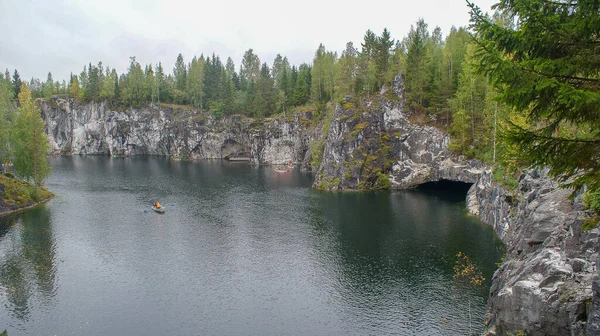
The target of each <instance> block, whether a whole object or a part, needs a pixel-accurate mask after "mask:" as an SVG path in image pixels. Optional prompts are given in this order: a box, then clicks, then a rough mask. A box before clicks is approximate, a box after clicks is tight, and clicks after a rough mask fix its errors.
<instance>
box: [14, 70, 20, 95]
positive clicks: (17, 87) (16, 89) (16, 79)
mask: <svg viewBox="0 0 600 336" xmlns="http://www.w3.org/2000/svg"><path fill="white" fill-rule="evenodd" d="M12 85H13V92H14V93H15V97H18V96H19V93H20V92H21V76H19V72H18V71H17V69H15V72H14V74H13V79H12Z"/></svg>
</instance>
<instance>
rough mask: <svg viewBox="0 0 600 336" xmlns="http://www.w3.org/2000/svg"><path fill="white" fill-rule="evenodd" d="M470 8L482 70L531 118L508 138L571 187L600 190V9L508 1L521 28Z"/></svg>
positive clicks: (582, 1) (586, 1) (592, 1)
mask: <svg viewBox="0 0 600 336" xmlns="http://www.w3.org/2000/svg"><path fill="white" fill-rule="evenodd" d="M469 6H470V7H471V21H472V23H473V27H474V29H475V38H476V39H477V41H478V43H479V45H480V46H481V48H480V49H479V50H480V51H479V53H478V56H479V63H478V70H479V71H480V72H481V73H483V74H485V75H488V76H490V78H491V79H492V81H493V83H494V84H495V85H496V87H498V89H499V90H500V92H501V94H500V97H499V98H500V100H501V101H502V102H504V103H505V104H507V105H508V106H509V107H512V108H514V109H515V110H517V111H521V113H522V115H523V116H524V117H525V122H524V123H518V122H514V121H513V122H512V123H511V126H510V128H509V130H508V133H507V139H508V140H509V141H511V142H512V143H513V144H515V145H516V146H518V148H519V149H520V152H521V153H522V154H523V156H524V157H525V158H526V159H528V160H529V161H530V162H531V164H533V165H535V166H549V167H550V173H551V174H553V175H554V176H557V177H558V178H559V179H560V180H561V181H563V182H568V183H567V185H570V186H574V187H581V186H583V185H585V184H587V185H588V186H589V187H590V188H591V189H593V190H600V159H599V158H600V75H599V74H598V69H599V68H600V2H598V1H596V0H574V1H569V2H563V1H535V0H519V1H514V0H501V1H500V2H499V3H498V4H497V5H496V8H497V9H498V10H500V11H504V12H508V13H510V14H512V15H514V17H517V18H518V19H519V25H518V26H517V27H515V28H513V27H510V26H508V27H507V26H502V25H500V24H498V23H497V22H494V21H493V20H492V19H490V18H489V17H487V16H485V15H483V13H482V12H481V10H480V9H479V8H477V7H476V6H475V5H473V4H471V3H469Z"/></svg>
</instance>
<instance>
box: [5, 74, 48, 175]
mask: <svg viewBox="0 0 600 336" xmlns="http://www.w3.org/2000/svg"><path fill="white" fill-rule="evenodd" d="M19 105H20V106H19V108H18V110H17V115H16V120H15V130H14V136H13V139H12V142H11V144H13V145H14V150H13V156H14V167H15V172H16V173H17V174H18V175H19V176H21V177H22V178H24V179H26V180H31V179H33V182H34V183H35V184H36V185H38V186H40V185H42V184H43V182H44V180H45V179H46V177H47V176H48V175H49V174H50V166H49V165H48V161H47V157H48V149H49V148H50V145H49V144H48V136H47V135H46V133H45V132H44V121H43V120H42V117H41V115H40V110H39V108H38V107H37V106H36V105H35V103H34V101H33V99H32V98H31V92H30V91H29V87H28V86H27V84H25V83H22V84H21V90H20V93H19Z"/></svg>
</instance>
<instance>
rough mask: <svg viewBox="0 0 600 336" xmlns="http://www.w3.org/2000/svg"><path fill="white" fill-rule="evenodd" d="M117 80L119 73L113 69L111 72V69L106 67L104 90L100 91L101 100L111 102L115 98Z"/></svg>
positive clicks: (103, 82)
mask: <svg viewBox="0 0 600 336" xmlns="http://www.w3.org/2000/svg"><path fill="white" fill-rule="evenodd" d="M117 78H118V76H117V71H116V70H115V69H112V71H111V70H110V67H106V75H105V76H104V80H103V81H102V88H101V90H100V99H103V100H106V101H109V102H110V101H112V100H113V99H114V98H115V86H116V84H117Z"/></svg>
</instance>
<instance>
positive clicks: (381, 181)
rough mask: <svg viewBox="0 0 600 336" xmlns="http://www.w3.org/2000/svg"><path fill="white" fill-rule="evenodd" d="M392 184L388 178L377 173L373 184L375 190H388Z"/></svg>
mask: <svg viewBox="0 0 600 336" xmlns="http://www.w3.org/2000/svg"><path fill="white" fill-rule="evenodd" d="M391 186H392V183H391V182H390V178H389V177H388V176H387V175H386V174H383V173H377V183H375V189H385V190H387V189H390V187H391Z"/></svg>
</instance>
